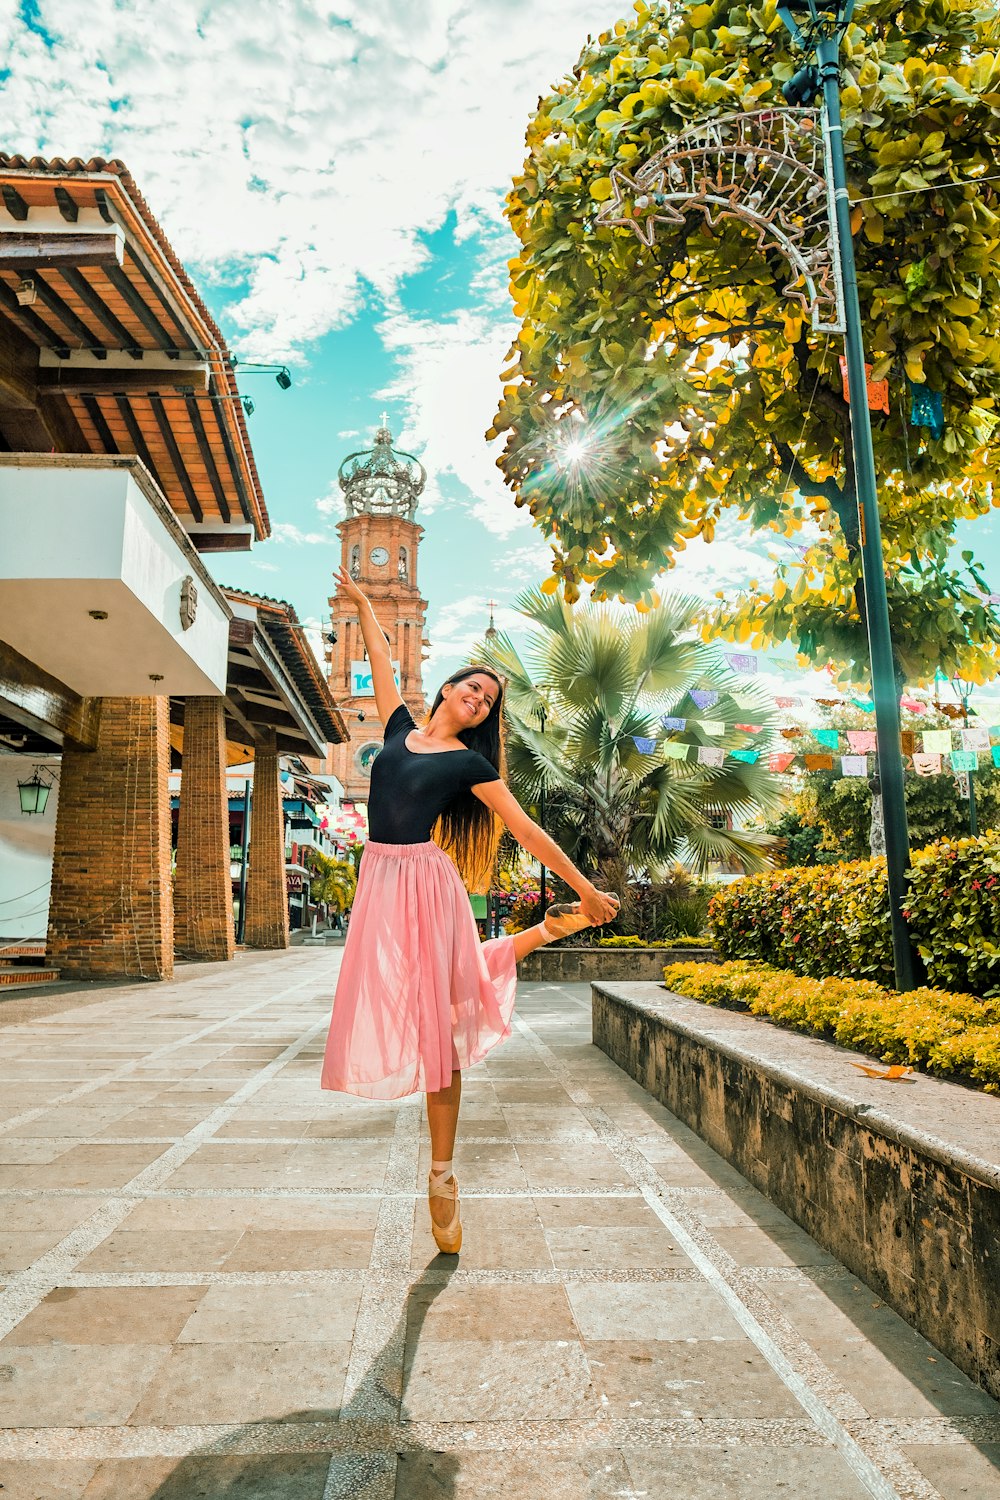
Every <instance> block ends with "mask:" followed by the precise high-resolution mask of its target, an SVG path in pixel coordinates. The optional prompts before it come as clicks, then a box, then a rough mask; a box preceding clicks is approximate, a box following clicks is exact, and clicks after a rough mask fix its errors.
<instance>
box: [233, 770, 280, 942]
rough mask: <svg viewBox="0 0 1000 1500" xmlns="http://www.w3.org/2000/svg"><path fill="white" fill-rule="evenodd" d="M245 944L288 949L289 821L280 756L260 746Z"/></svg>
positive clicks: (248, 881) (254, 783)
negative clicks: (285, 810)
mask: <svg viewBox="0 0 1000 1500" xmlns="http://www.w3.org/2000/svg"><path fill="white" fill-rule="evenodd" d="M243 941H244V943H245V944H246V946H247V947H248V948H287V947H288V897H287V895H286V894H285V819H284V814H283V812H282V807H281V776H280V771H279V766H278V752H277V750H272V749H262V748H261V747H260V746H258V747H257V749H256V750H255V752H254V767H253V805H252V812H251V817H250V870H249V874H248V876H247V920H246V927H245V928H244V932H243Z"/></svg>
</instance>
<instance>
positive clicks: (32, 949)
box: [0, 942, 45, 963]
mask: <svg viewBox="0 0 1000 1500" xmlns="http://www.w3.org/2000/svg"><path fill="white" fill-rule="evenodd" d="M12 958H35V959H37V960H38V962H39V963H44V962H45V944H44V943H4V942H0V963H7V962H8V961H9V960H10V959H12Z"/></svg>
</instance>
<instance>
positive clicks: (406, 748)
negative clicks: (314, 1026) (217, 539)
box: [322, 568, 618, 1254]
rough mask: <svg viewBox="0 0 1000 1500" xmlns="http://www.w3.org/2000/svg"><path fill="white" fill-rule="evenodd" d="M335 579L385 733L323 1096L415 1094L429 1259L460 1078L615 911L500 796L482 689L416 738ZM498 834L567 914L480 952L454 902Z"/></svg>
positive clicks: (496, 697) (354, 596) (490, 686)
mask: <svg viewBox="0 0 1000 1500" xmlns="http://www.w3.org/2000/svg"><path fill="white" fill-rule="evenodd" d="M335 576H336V581H337V584H338V585H339V587H340V588H341V589H343V591H344V593H345V594H346V595H347V597H348V598H349V599H350V600H351V602H352V603H353V604H355V605H356V606H357V609H358V615H359V619H360V623H361V633H362V636H363V637H364V642H365V649H366V651H367V653H368V661H369V665H370V667H371V675H372V686H373V688H374V693H375V704H376V708H377V709H378V714H379V718H380V719H381V721H382V723H383V724H384V726H385V730H384V742H383V748H382V750H381V751H380V753H379V754H378V755H377V756H376V758H375V760H374V761H373V763H372V768H371V792H370V796H369V802H368V822H369V840H368V842H367V843H366V845H365V849H364V853H363V855H362V858H361V868H360V871H359V876H358V886H357V891H356V892H355V896H354V905H353V908H352V911H351V922H350V926H349V927H348V931H347V941H346V943H345V945H344V952H343V961H342V964H341V969H340V975H339V978H338V981H337V991H336V996H335V998H334V1005H333V1016H332V1019H331V1022H330V1030H329V1035H328V1037H327V1043H326V1052H325V1057H324V1062H323V1073H322V1087H323V1088H325V1089H332V1090H336V1091H339V1092H342V1093H348V1094H357V1095H361V1096H363V1097H365V1098H368V1099H398V1098H403V1097H405V1096H406V1095H409V1094H413V1093H417V1092H422V1093H424V1094H426V1096H427V1119H428V1125H429V1127H430V1137H431V1171H430V1177H429V1180H428V1201H429V1207H430V1216H431V1229H432V1232H433V1234H434V1239H435V1242H436V1243H437V1246H438V1249H439V1250H441V1251H444V1252H445V1253H449V1254H455V1253H457V1252H458V1250H459V1249H460V1248H461V1244H462V1224H461V1215H460V1209H459V1201H458V1182H457V1179H456V1178H455V1175H454V1172H453V1169H452V1157H453V1155H454V1147H455V1138H456V1135H457V1130H458V1114H459V1106H460V1103H461V1097H462V1072H463V1070H464V1069H466V1068H470V1067H472V1066H473V1065H474V1064H475V1063H478V1062H480V1061H482V1059H483V1058H484V1057H485V1056H486V1054H487V1053H488V1052H489V1051H490V1049H491V1048H492V1047H495V1046H496V1044H497V1043H498V1042H502V1041H503V1040H504V1039H505V1037H508V1036H509V1035H510V1017H511V1014H512V1013H513V1010H514V1000H515V993H516V988H517V963H518V961H519V960H520V959H522V958H523V957H524V956H525V954H527V953H530V952H532V951H533V950H534V949H535V948H538V947H541V946H542V944H543V943H551V942H555V941H556V939H557V938H562V937H566V936H568V935H569V934H570V933H573V932H579V931H581V930H582V929H583V928H584V927H589V926H595V925H599V924H600V923H603V922H609V921H611V920H613V918H614V916H615V915H616V913H617V910H618V899H617V897H616V896H613V895H610V894H608V893H606V892H603V891H599V890H598V889H597V888H596V886H594V884H593V883H592V882H591V881H590V880H588V879H587V878H586V876H585V875H583V874H582V873H581V872H580V871H579V870H578V869H577V868H576V866H575V865H574V864H573V863H572V861H571V860H570V859H569V858H568V857H567V856H566V855H565V854H564V853H563V851H562V850H561V849H560V848H559V846H558V845H557V844H556V843H555V842H554V841H553V840H552V839H551V838H550V837H549V836H548V834H547V833H545V832H544V831H543V830H542V829H541V828H540V827H539V826H538V824H537V823H535V822H534V821H533V819H531V818H530V817H529V816H528V814H527V813H526V812H525V811H524V809H523V808H522V807H521V806H520V804H519V803H518V802H517V800H516V799H515V798H514V796H513V794H512V793H511V792H510V790H509V789H508V787H507V786H506V784H505V783H504V780H503V775H502V771H503V752H502V748H501V740H500V721H501V711H502V706H503V684H502V682H501V680H500V678H499V677H498V676H497V675H496V673H495V672H494V671H493V670H492V669H490V668H488V667H482V666H475V665H473V666H468V667H464V668H463V669H462V670H461V671H460V672H455V673H453V674H452V676H451V677H449V678H448V679H447V681H446V682H444V683H442V685H441V687H440V688H439V690H438V693H437V696H436V697H435V699H434V703H433V706H432V708H431V712H430V716H429V718H428V719H427V722H426V723H425V724H424V725H423V726H421V727H418V726H417V724H416V723H415V722H414V720H413V718H412V716H411V714H410V712H409V710H408V709H407V707H406V705H405V704H404V702H403V700H402V698H401V696H400V694H399V690H398V688H397V687H396V680H395V676H394V673H393V668H392V659H391V656H390V650H389V642H388V640H387V638H386V636H385V635H384V633H383V631H382V628H381V626H380V625H379V623H378V621H377V620H376V618H375V613H374V611H373V609H372V606H371V602H370V601H369V599H368V598H367V596H366V595H365V594H364V593H363V591H362V590H361V589H360V588H359V587H358V585H357V583H356V582H355V580H354V579H353V578H352V577H351V575H350V574H349V573H348V572H346V571H345V570H344V569H343V568H341V569H339V570H338V572H337V573H336V575H335ZM501 824H502V825H505V826H506V827H507V828H508V829H509V830H510V832H511V834H512V835H513V837H514V838H515V839H516V840H517V842H518V843H519V844H520V845H521V846H522V848H524V849H526V850H527V852H528V853H529V854H532V855H534V856H535V857H536V858H538V859H539V860H541V861H542V863H543V864H545V865H546V866H547V867H548V868H549V869H550V870H552V871H553V873H554V874H555V875H557V876H559V877H560V878H561V879H562V880H563V881H565V883H566V884H567V885H568V886H569V887H570V888H571V889H572V890H574V891H576V893H577V895H578V897H579V901H577V902H574V903H572V904H570V905H556V906H550V907H549V909H548V911H547V912H546V913H545V916H544V919H543V920H542V921H541V922H539V923H538V924H537V925H536V926H534V927H531V928H529V929H528V930H527V931H526V932H519V933H516V934H514V935H513V936H511V937H500V938H494V939H492V940H490V941H488V942H485V943H483V942H480V940H479V934H478V932H477V931H476V924H475V919H474V917H473V915H472V907H471V905H470V902H469V898H468V892H467V886H468V887H469V888H470V889H477V888H479V887H481V886H483V885H484V884H485V883H486V882H488V880H489V878H490V875H491V873H492V868H493V862H494V859H495V855H496V847H497V842H498V838H499V829H500V826H501ZM432 835H433V836H432Z"/></svg>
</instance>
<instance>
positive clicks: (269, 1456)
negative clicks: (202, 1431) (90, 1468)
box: [149, 1256, 460, 1500]
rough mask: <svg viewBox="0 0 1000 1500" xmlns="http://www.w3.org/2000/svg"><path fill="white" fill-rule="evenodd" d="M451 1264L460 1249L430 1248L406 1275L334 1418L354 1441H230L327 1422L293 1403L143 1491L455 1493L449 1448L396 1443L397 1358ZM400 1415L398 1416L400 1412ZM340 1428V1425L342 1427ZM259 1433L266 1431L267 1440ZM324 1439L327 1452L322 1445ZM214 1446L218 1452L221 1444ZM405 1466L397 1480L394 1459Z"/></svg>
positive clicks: (274, 1495)
mask: <svg viewBox="0 0 1000 1500" xmlns="http://www.w3.org/2000/svg"><path fill="white" fill-rule="evenodd" d="M457 1269H458V1257H457V1256H435V1258H434V1260H432V1261H431V1263H430V1265H429V1266H428V1267H427V1268H426V1269H425V1270H424V1272H423V1273H422V1274H421V1275H420V1276H418V1277H417V1279H416V1280H415V1281H414V1282H413V1283H412V1285H411V1286H410V1289H409V1291H408V1293H407V1298H406V1306H405V1307H404V1309H403V1312H402V1313H401V1315H400V1317H399V1318H398V1320H397V1321H396V1323H395V1325H394V1327H393V1329H392V1332H391V1333H390V1335H389V1337H388V1338H387V1339H386V1341H385V1343H384V1344H383V1345H382V1347H381V1348H380V1349H379V1350H378V1352H377V1353H376V1354H375V1355H374V1356H373V1357H372V1360H371V1363H370V1364H369V1366H368V1369H367V1370H366V1371H365V1373H364V1375H363V1376H362V1378H361V1380H360V1382H359V1383H358V1387H357V1389H356V1390H355V1392H354V1394H353V1396H351V1398H350V1400H349V1401H348V1402H347V1404H346V1405H345V1406H343V1407H342V1408H341V1410H340V1414H339V1425H341V1426H344V1427H347V1428H349V1427H350V1426H352V1425H353V1424H358V1426H359V1427H363V1428H364V1429H366V1430H365V1431H364V1432H363V1433H362V1432H359V1433H358V1437H359V1439H361V1440H362V1442H363V1446H361V1445H360V1444H359V1447H358V1448H356V1449H351V1448H350V1447H347V1446H345V1447H344V1449H343V1450H342V1451H340V1452H338V1453H335V1454H333V1455H331V1453H330V1450H329V1446H328V1445H325V1444H324V1442H323V1439H322V1437H319V1436H317V1442H316V1448H317V1451H316V1452H298V1453H268V1452H266V1451H265V1452H263V1453H258V1454H243V1453H235V1454H234V1453H232V1452H226V1451H225V1450H226V1449H227V1448H229V1449H232V1448H241V1447H250V1446H252V1445H254V1444H256V1443H260V1442H261V1439H262V1431H261V1429H262V1428H268V1427H271V1426H277V1425H286V1424H303V1425H305V1424H311V1423H322V1424H323V1426H324V1427H329V1426H330V1425H336V1424H331V1417H330V1413H329V1412H327V1411H308V1410H305V1411H291V1412H287V1413H285V1414H284V1415H282V1416H275V1417H265V1416H262V1417H261V1419H260V1421H259V1422H256V1423H247V1424H244V1425H243V1426H242V1427H234V1428H231V1429H228V1430H227V1434H226V1437H225V1439H223V1440H221V1441H220V1444H219V1445H218V1446H216V1445H213V1447H212V1448H211V1449H203V1450H202V1451H200V1452H195V1453H191V1454H189V1455H188V1456H187V1457H186V1458H183V1459H182V1460H181V1461H180V1463H179V1464H178V1465H177V1467H176V1468H175V1469H173V1470H172V1471H171V1473H170V1474H169V1475H168V1476H167V1478H166V1479H165V1480H163V1482H162V1483H161V1484H159V1485H158V1486H157V1488H156V1490H154V1491H153V1492H152V1494H151V1495H150V1496H149V1500H393V1497H394V1496H398V1497H399V1500H424V1497H425V1496H426V1497H427V1500H430V1497H432V1496H433V1497H434V1500H452V1497H454V1495H455V1493H456V1488H455V1484H456V1480H457V1477H458V1474H459V1470H460V1464H459V1460H458V1459H457V1458H456V1457H455V1456H453V1455H452V1454H450V1453H445V1452H440V1451H437V1452H436V1451H433V1450H431V1449H429V1448H422V1447H420V1446H419V1445H418V1444H413V1443H412V1442H410V1441H407V1443H406V1448H405V1450H403V1449H402V1448H398V1447H397V1446H396V1445H397V1443H398V1442H399V1439H400V1433H399V1429H398V1426H397V1420H398V1423H399V1424H402V1423H405V1422H406V1420H407V1414H406V1405H405V1375H404V1373H403V1372H404V1359H405V1356H406V1354H407V1352H409V1353H410V1354H411V1355H412V1351H413V1349H414V1348H415V1346H416V1345H417V1344H418V1342H419V1339H420V1333H421V1329H422V1327H423V1322H424V1319H425V1317H426V1316H427V1312H428V1310H429V1308H430V1306H431V1304H432V1303H433V1301H434V1299H435V1298H436V1297H437V1296H438V1295H439V1294H440V1293H441V1292H442V1291H443V1290H444V1288H445V1287H446V1286H447V1285H448V1282H449V1281H450V1279H451V1276H452V1275H453V1274H454V1272H455V1271H456V1270H457ZM397 1414H398V1417H397ZM345 1436H346V1434H345ZM265 1441H266V1439H265ZM324 1447H325V1451H323V1450H324ZM220 1449H221V1451H220ZM397 1462H398V1463H399V1464H400V1465H401V1466H405V1473H404V1472H403V1469H402V1467H401V1468H400V1470H399V1473H398V1477H397V1479H396V1481H395V1483H394V1482H393V1480H392V1479H391V1477H390V1476H391V1473H392V1469H393V1466H394V1465H395V1464H396V1463H397Z"/></svg>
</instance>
